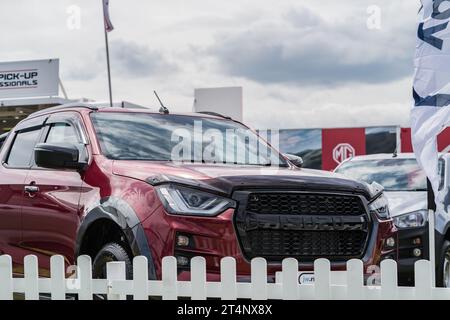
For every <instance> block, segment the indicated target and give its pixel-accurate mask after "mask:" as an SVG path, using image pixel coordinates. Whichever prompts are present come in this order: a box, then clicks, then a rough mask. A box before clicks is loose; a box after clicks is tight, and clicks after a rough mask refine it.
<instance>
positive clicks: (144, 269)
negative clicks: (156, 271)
mask: <svg viewBox="0 0 450 320" xmlns="http://www.w3.org/2000/svg"><path fill="white" fill-rule="evenodd" d="M133 292H134V296H133V299H134V300H148V261H147V258H146V257H145V256H139V257H135V258H134V259H133Z"/></svg>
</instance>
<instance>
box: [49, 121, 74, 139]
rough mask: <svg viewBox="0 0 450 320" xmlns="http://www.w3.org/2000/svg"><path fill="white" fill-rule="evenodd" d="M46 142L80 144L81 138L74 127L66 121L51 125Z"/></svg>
mask: <svg viewBox="0 0 450 320" xmlns="http://www.w3.org/2000/svg"><path fill="white" fill-rule="evenodd" d="M45 142H46V143H71V144H78V143H79V139H78V136H77V132H76V131H75V128H74V127H72V126H71V125H69V124H66V123H55V124H53V125H52V126H51V127H50V131H49V132H48V135H47V139H46V140H45Z"/></svg>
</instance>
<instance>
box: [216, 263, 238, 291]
mask: <svg viewBox="0 0 450 320" xmlns="http://www.w3.org/2000/svg"><path fill="white" fill-rule="evenodd" d="M220 282H221V284H220V285H221V287H222V299H223V300H236V299H237V288H236V260H235V259H234V258H232V257H226V258H223V259H222V260H221V261H220Z"/></svg>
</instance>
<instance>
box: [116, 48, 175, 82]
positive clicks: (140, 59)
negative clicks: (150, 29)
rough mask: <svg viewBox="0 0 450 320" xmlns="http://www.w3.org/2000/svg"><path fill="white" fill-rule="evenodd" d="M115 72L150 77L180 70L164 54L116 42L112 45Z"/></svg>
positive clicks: (130, 75) (129, 75)
mask: <svg viewBox="0 0 450 320" xmlns="http://www.w3.org/2000/svg"><path fill="white" fill-rule="evenodd" d="M110 50H111V64H112V68H113V72H115V73H120V74H121V75H123V76H128V77H148V76H151V75H152V74H154V73H160V72H162V71H163V72H166V73H167V72H174V71H176V70H177V69H178V68H177V66H176V65H175V64H172V63H171V62H169V61H168V60H167V58H166V57H165V56H164V54H163V53H162V52H160V51H158V50H153V49H150V48H149V47H147V46H146V45H139V44H137V43H135V42H131V41H123V40H116V41H112V42H111V44H110Z"/></svg>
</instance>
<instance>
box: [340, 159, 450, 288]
mask: <svg viewBox="0 0 450 320" xmlns="http://www.w3.org/2000/svg"><path fill="white" fill-rule="evenodd" d="M449 159H450V155H448V154H444V155H442V156H441V157H440V162H439V166H440V172H441V189H442V190H449V187H450V174H449V172H448V170H449V169H448V168H449V161H450V160H449ZM335 172H336V173H340V174H343V175H345V176H348V177H351V178H353V179H356V180H360V181H364V182H367V183H372V182H377V183H379V184H381V185H383V187H384V188H385V194H386V197H387V198H388V200H389V210H390V213H391V216H392V217H393V219H394V223H395V225H396V227H397V228H398V230H399V232H398V236H399V261H398V267H399V282H400V284H405V285H411V284H413V283H414V263H415V262H416V261H418V260H420V259H429V242H428V202H427V182H426V175H425V173H424V172H423V171H422V169H421V168H420V167H419V165H418V164H417V161H416V158H415V155H414V154H412V153H404V154H394V155H393V154H377V155H367V156H357V157H354V158H351V159H349V160H347V161H345V162H344V163H342V164H341V165H340V166H339V167H337V168H336V170H335ZM447 194H448V191H447ZM447 201H448V200H447ZM436 217H437V219H436V221H437V222H436V229H437V230H436V259H437V260H436V263H437V265H436V270H437V273H436V280H437V284H438V285H439V286H445V287H450V260H449V259H450V246H449V242H448V241H450V232H449V231H448V228H449V226H450V219H449V208H448V204H447V206H446V208H445V209H443V207H441V209H439V210H437V213H436Z"/></svg>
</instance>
